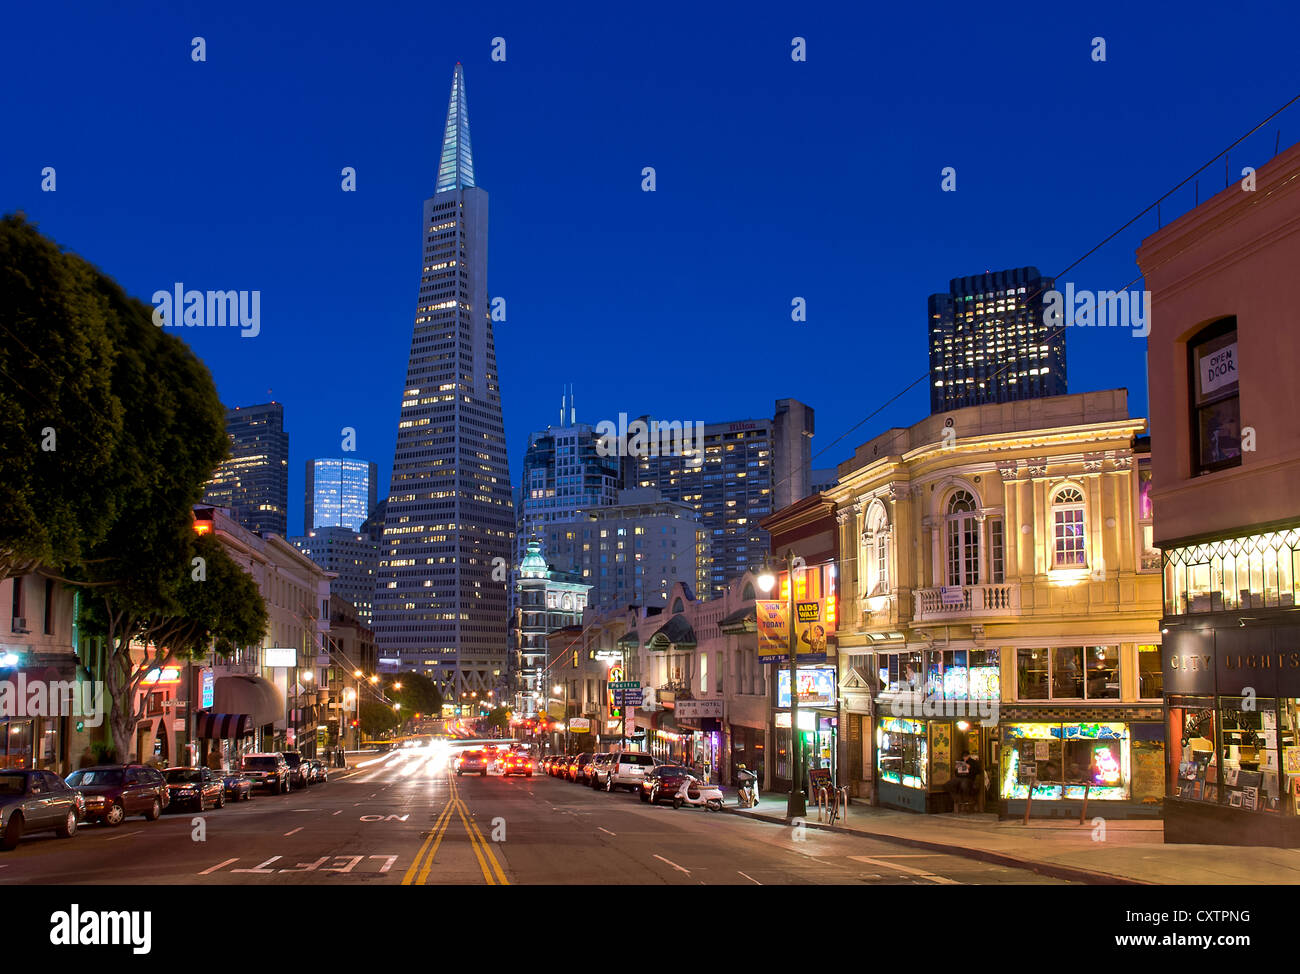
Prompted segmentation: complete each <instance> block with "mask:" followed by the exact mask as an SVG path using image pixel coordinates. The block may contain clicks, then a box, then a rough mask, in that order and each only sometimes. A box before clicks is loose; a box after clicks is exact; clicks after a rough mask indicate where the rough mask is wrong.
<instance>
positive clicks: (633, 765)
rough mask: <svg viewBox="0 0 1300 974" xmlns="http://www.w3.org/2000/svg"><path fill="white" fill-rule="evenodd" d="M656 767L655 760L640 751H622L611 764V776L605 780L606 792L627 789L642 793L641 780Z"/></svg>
mask: <svg viewBox="0 0 1300 974" xmlns="http://www.w3.org/2000/svg"><path fill="white" fill-rule="evenodd" d="M654 766H655V759H654V758H652V757H651V756H650V755H648V754H643V753H642V752H640V751H620V752H618V753H617V754H615V755H614V757H613V759H612V760H611V761H610V763H609V775H608V777H606V778H605V790H606V791H614V790H615V789H618V788H626V789H628V791H640V790H641V779H642V778H644V777H645V776H646V773H647V772H649V771H650V769H651V768H653V767H654Z"/></svg>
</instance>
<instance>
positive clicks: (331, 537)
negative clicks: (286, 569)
mask: <svg viewBox="0 0 1300 974" xmlns="http://www.w3.org/2000/svg"><path fill="white" fill-rule="evenodd" d="M289 543H290V544H291V545H293V546H294V547H295V548H297V549H298V550H299V551H301V552H302V553H303V554H304V555H306V556H307V557H308V558H310V559H311V560H312V561H314V562H315V563H316V564H318V565H320V566H321V568H324V569H325V570H326V571H327V572H334V573H335V574H336V575H337V576H338V577H337V578H334V579H331V580H330V593H331V594H332V595H337V596H339V597H340V598H343V599H346V600H347V601H348V602H349V603H350V604H351V605H352V609H353V611H354V612H355V613H356V616H357V618H358V619H360V620H361V623H362V624H363V625H365V626H367V627H369V626H370V623H371V621H372V619H373V616H374V597H375V563H376V562H377V561H378V556H379V544H378V542H376V541H374V540H373V539H371V538H369V537H367V536H366V535H365V534H364V533H362V532H361V531H354V530H351V529H349V528H346V527H321V528H313V529H311V530H309V531H308V532H307V533H306V534H305V535H303V536H301V537H297V538H290V539H289Z"/></svg>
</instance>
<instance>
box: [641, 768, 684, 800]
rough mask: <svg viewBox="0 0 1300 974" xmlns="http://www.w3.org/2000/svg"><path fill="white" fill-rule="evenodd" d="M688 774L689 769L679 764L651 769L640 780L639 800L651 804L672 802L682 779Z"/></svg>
mask: <svg viewBox="0 0 1300 974" xmlns="http://www.w3.org/2000/svg"><path fill="white" fill-rule="evenodd" d="M690 773H691V772H690V769H689V768H684V767H682V766H681V765H679V764H661V765H658V766H657V767H654V768H651V769H650V771H649V773H648V774H646V775H645V777H643V778H642V779H641V800H642V801H643V802H652V803H657V802H670V801H672V800H673V795H675V794H677V789H678V788H680V787H681V784H682V779H683V778H685V777H686V776H687V775H688V774H690Z"/></svg>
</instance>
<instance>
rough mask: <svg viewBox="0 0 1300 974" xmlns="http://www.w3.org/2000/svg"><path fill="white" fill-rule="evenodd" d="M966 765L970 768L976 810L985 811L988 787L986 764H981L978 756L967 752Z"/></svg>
mask: <svg viewBox="0 0 1300 974" xmlns="http://www.w3.org/2000/svg"><path fill="white" fill-rule="evenodd" d="M966 766H967V767H968V768H969V769H970V787H971V796H972V797H973V798H974V800H975V810H976V811H978V812H982V811H984V792H985V791H986V790H987V787H988V786H987V785H986V784H985V782H984V765H982V764H980V759H979V757H978V756H976V755H974V754H967V755H966Z"/></svg>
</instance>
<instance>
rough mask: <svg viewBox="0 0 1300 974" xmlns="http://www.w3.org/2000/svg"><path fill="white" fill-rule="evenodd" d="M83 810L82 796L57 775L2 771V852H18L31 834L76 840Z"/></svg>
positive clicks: (12, 769) (29, 771)
mask: <svg viewBox="0 0 1300 974" xmlns="http://www.w3.org/2000/svg"><path fill="white" fill-rule="evenodd" d="M81 807H82V797H81V795H79V794H78V793H77V792H75V791H73V790H72V789H71V788H69V787H68V785H67V783H66V782H65V781H64V780H63V779H62V778H60V777H59V776H58V775H56V774H51V773H50V772H48V771H31V770H27V769H24V768H10V769H8V770H6V771H0V849H5V850H8V849H12V848H14V847H15V846H16V845H18V842H19V840H20V839H21V838H22V837H23V836H24V835H27V834H28V833H30V832H47V831H50V830H53V832H54V833H55V835H57V836H58V837H59V838H60V839H70V838H72V836H74V835H76V834H77V820H78V818H80V815H81Z"/></svg>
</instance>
